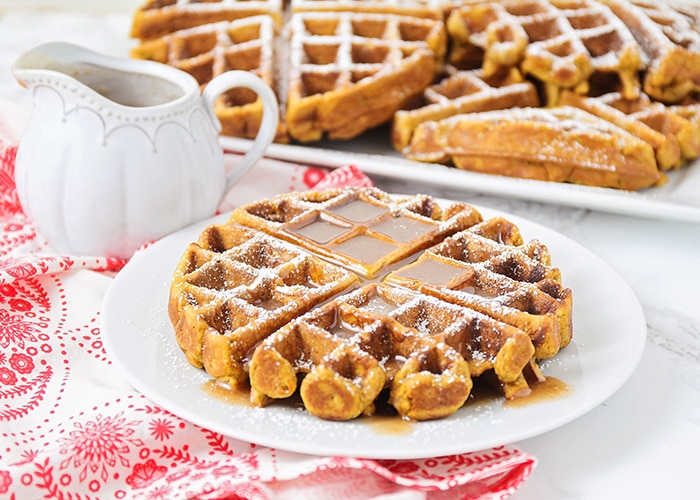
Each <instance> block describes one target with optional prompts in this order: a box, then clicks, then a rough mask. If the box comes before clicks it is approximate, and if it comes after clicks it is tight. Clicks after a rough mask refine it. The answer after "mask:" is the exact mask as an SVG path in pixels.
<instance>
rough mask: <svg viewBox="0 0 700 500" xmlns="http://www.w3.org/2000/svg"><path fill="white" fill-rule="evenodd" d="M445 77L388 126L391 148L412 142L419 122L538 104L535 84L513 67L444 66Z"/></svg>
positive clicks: (401, 147) (397, 115)
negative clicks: (495, 70) (493, 69)
mask: <svg viewBox="0 0 700 500" xmlns="http://www.w3.org/2000/svg"><path fill="white" fill-rule="evenodd" d="M445 73H446V76H445V77H444V78H443V79H442V80H440V82H438V83H436V84H434V85H431V86H429V87H428V88H427V89H426V90H425V92H423V99H422V102H421V103H419V104H418V105H416V107H414V108H412V109H410V110H399V111H397V112H396V113H395V114H394V119H393V121H392V125H391V140H392V144H393V146H394V148H396V149H397V150H399V151H401V150H402V149H403V148H404V147H406V145H407V144H408V143H409V142H410V141H411V135H412V134H413V131H414V130H415V128H416V127H417V126H418V124H420V123H423V122H425V121H434V120H441V119H443V118H447V117H449V116H453V115H457V114H461V113H473V112H478V111H490V110H494V109H507V108H518V107H528V106H538V105H539V97H538V96H537V89H536V88H535V86H534V85H533V84H532V83H530V82H527V81H525V80H524V78H523V77H522V75H521V74H520V72H519V71H518V70H517V69H515V68H512V69H510V70H502V71H500V72H498V73H495V74H492V75H490V76H486V75H485V74H484V71H483V70H467V71H458V70H456V69H455V68H453V67H448V68H446V71H445Z"/></svg>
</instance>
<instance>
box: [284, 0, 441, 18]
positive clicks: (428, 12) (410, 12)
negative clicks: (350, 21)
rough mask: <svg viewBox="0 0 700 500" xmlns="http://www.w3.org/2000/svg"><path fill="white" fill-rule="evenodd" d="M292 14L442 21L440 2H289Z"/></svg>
mask: <svg viewBox="0 0 700 500" xmlns="http://www.w3.org/2000/svg"><path fill="white" fill-rule="evenodd" d="M290 5H291V11H292V12H365V13H370V12H371V13H382V14H401V15H402V16H413V17H425V18H430V19H442V18H443V12H442V2H441V1H440V0H291V2H290Z"/></svg>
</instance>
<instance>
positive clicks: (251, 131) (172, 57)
mask: <svg viewBox="0 0 700 500" xmlns="http://www.w3.org/2000/svg"><path fill="white" fill-rule="evenodd" d="M275 31H276V28H275V24H274V20H273V19H272V17H270V16H266V15H265V16H253V17H248V18H245V19H238V20H235V21H222V22H218V23H212V24H206V25H204V26H196V27H194V28H189V29H184V30H179V31H176V32H174V33H170V34H168V35H165V36H163V37H160V38H157V39H154V40H149V41H146V42H143V43H141V44H140V45H138V46H137V47H135V48H134V49H133V50H132V51H131V56H132V57H134V58H137V59H149V60H152V61H158V62H161V63H166V64H169V65H171V66H174V67H176V68H178V69H181V70H183V71H186V72H188V73H190V74H191V75H192V76H194V77H195V78H196V79H197V81H198V82H199V84H200V85H201V86H202V87H204V86H205V85H206V84H207V83H209V82H210V81H211V80H212V79H213V78H215V77H216V76H218V75H220V74H222V73H225V72H226V71H231V70H243V71H250V72H251V73H254V74H255V75H257V76H259V77H260V78H262V80H263V81H264V82H265V83H267V84H268V85H269V86H270V87H271V88H273V89H275V88H276V87H277V82H276V81H275V72H274V70H273V68H274V67H275V64H276V61H277V58H276V56H275V53H274V44H273V41H274V38H275ZM215 111H216V116H217V117H218V118H219V121H220V122H221V127H222V130H221V133H222V134H223V135H226V136H233V137H246V138H249V139H252V138H255V137H256V136H257V135H258V130H259V129H260V122H261V121H262V114H263V105H262V101H261V100H260V98H259V97H258V96H257V95H256V94H255V93H254V92H253V91H251V90H248V89H244V88H237V89H233V90H230V91H228V92H225V93H224V94H223V95H222V96H221V97H220V98H219V99H218V100H217V103H216V105H215ZM275 140H276V141H277V142H284V141H285V140H286V132H285V128H284V122H283V121H280V125H279V127H278V130H277V134H276V137H275Z"/></svg>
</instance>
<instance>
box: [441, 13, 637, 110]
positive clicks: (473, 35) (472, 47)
mask: <svg viewBox="0 0 700 500" xmlns="http://www.w3.org/2000/svg"><path fill="white" fill-rule="evenodd" d="M447 26H448V31H449V33H450V36H451V38H452V41H453V43H454V44H455V47H456V48H455V51H454V53H453V54H452V56H451V59H450V61H451V62H452V63H453V64H455V65H457V66H460V67H462V66H464V65H465V64H469V63H468V61H470V60H473V59H474V55H475V53H476V54H477V55H481V53H483V68H484V71H485V72H486V73H487V74H489V73H491V72H492V71H495V70H496V69H497V68H499V67H502V66H507V67H512V66H518V67H519V68H520V69H521V71H522V72H523V73H524V74H526V75H532V76H534V77H535V78H537V79H538V80H539V81H541V82H542V83H543V84H544V86H545V89H546V95H547V104H549V105H554V104H556V103H557V101H558V96H559V93H560V91H561V89H574V90H577V91H579V92H585V91H586V90H587V88H588V85H589V78H591V77H592V76H594V75H597V77H600V74H603V75H615V76H616V77H617V78H618V79H619V81H620V83H621V86H622V89H623V90H622V91H623V92H624V94H625V96H628V97H633V96H635V95H636V94H637V91H638V89H639V81H638V78H637V73H638V72H639V71H640V70H641V69H642V68H643V60H642V54H641V51H640V50H639V46H638V44H637V43H636V42H635V40H634V38H633V36H632V34H631V33H630V31H629V30H628V29H627V27H626V26H625V25H624V24H623V23H622V22H621V21H620V20H619V19H618V18H617V17H616V16H614V15H613V13H612V12H611V11H610V10H609V9H608V8H607V7H605V6H604V5H601V4H600V3H599V2H596V1H594V0H526V1H521V0H506V1H503V2H473V3H471V2H470V3H468V4H467V5H465V6H463V7H461V8H457V9H455V10H453V11H452V13H451V14H450V17H449V19H448V21H447ZM465 61H467V62H466V63H465ZM472 64H473V63H472Z"/></svg>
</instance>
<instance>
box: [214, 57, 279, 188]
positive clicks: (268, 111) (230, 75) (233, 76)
mask: <svg viewBox="0 0 700 500" xmlns="http://www.w3.org/2000/svg"><path fill="white" fill-rule="evenodd" d="M235 87H244V88H247V89H250V90H252V91H253V92H255V93H256V94H257V95H258V97H260V99H261V100H262V103H263V117H262V122H261V123H260V130H258V135H257V136H256V137H255V140H254V141H253V145H252V147H251V148H250V149H249V150H248V151H247V152H246V154H245V155H244V156H243V158H241V160H240V162H239V163H238V164H237V165H236V166H235V168H233V170H231V172H229V174H228V175H227V177H226V191H228V190H229V189H230V188H231V187H232V186H233V184H234V183H235V182H236V181H237V180H238V179H240V178H241V177H242V176H243V175H244V174H245V173H246V172H248V170H250V168H251V167H252V166H253V165H255V163H256V162H257V161H258V160H259V159H260V158H262V156H263V154H264V153H265V149H266V148H267V146H269V145H270V144H271V143H272V141H273V140H274V138H275V134H276V133H277V123H278V120H279V105H278V104H277V98H276V97H275V93H274V92H273V91H272V89H271V88H270V87H269V85H267V84H266V83H265V82H264V81H263V80H262V79H261V78H259V77H258V76H256V75H254V74H252V73H249V72H247V71H242V70H235V71H227V72H226V73H222V74H220V75H219V76H217V77H215V78H214V79H212V80H211V81H210V82H209V83H208V84H207V86H206V87H205V89H204V92H203V93H202V99H203V100H204V107H205V109H206V110H207V113H209V116H210V118H211V120H212V123H213V124H214V126H215V127H216V130H217V133H218V132H221V123H220V122H219V119H218V118H217V117H216V112H215V109H214V106H215V104H216V100H217V98H218V97H219V96H220V95H221V94H223V93H224V92H226V91H227V90H230V89H232V88H235Z"/></svg>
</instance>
